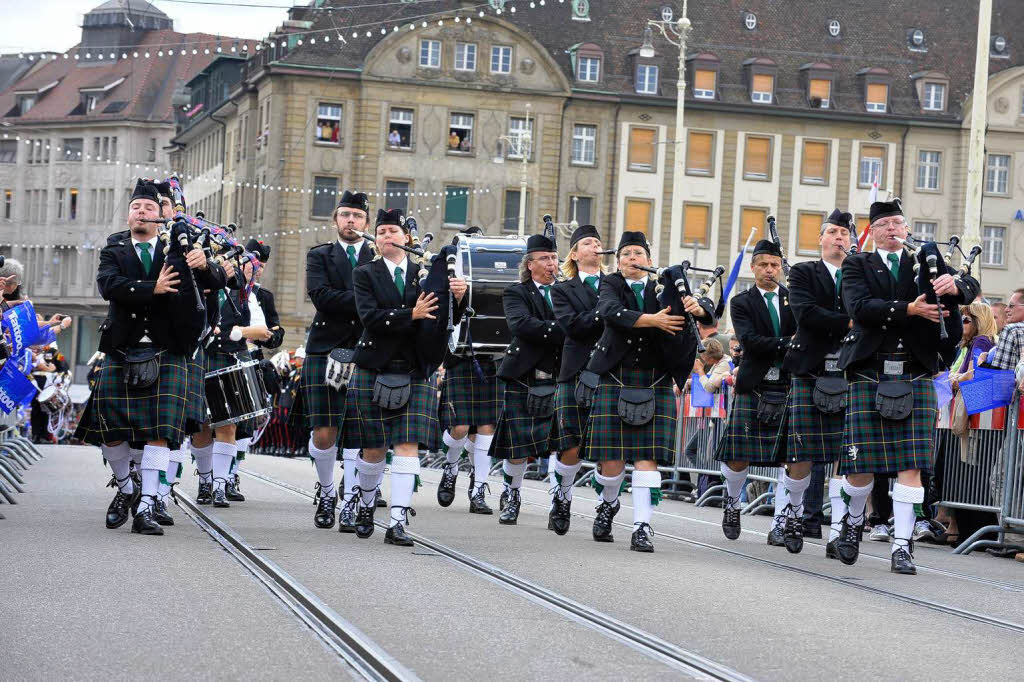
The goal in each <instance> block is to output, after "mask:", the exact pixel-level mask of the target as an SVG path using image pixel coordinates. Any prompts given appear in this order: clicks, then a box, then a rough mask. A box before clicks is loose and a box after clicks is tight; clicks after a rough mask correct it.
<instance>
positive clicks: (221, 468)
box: [213, 440, 236, 490]
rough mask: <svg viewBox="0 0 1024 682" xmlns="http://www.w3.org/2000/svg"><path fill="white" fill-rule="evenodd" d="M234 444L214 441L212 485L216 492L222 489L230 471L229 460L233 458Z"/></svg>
mask: <svg viewBox="0 0 1024 682" xmlns="http://www.w3.org/2000/svg"><path fill="white" fill-rule="evenodd" d="M235 452H236V450H235V444H234V443H225V442H223V441H219V440H216V441H214V442H213V485H214V488H215V489H216V490H221V489H223V488H224V484H225V483H226V482H227V480H228V472H229V471H230V470H231V460H232V459H234V458H235Z"/></svg>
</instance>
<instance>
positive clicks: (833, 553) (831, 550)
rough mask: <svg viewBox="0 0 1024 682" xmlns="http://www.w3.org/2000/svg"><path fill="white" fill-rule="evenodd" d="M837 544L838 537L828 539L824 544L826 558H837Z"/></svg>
mask: <svg viewBox="0 0 1024 682" xmlns="http://www.w3.org/2000/svg"><path fill="white" fill-rule="evenodd" d="M838 544H839V538H836V539H835V540H829V541H828V544H827V545H825V558H826V559H838V558H839V549H838V548H837V547H836V545H838Z"/></svg>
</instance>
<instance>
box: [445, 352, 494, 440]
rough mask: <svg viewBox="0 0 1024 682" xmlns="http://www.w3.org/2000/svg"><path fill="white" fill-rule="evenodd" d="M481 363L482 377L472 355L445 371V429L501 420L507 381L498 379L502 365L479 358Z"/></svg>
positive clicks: (484, 424)
mask: <svg viewBox="0 0 1024 682" xmlns="http://www.w3.org/2000/svg"><path fill="white" fill-rule="evenodd" d="M477 362H478V363H479V365H480V369H481V371H482V372H483V375H484V376H483V379H482V380H481V379H480V377H478V376H477V374H476V372H475V371H474V369H473V361H472V359H469V358H467V359H465V360H462V361H461V362H457V363H455V364H453V365H452V366H451V367H449V368H447V369H446V370H445V374H444V382H443V383H442V384H441V404H440V409H439V410H438V413H439V414H438V417H439V419H440V421H441V428H442V429H451V428H452V427H453V426H487V425H490V424H497V423H498V415H499V414H501V402H502V400H501V398H502V395H501V394H502V388H503V386H502V384H503V382H502V381H501V380H500V379H498V365H497V363H495V362H494V360H491V359H489V358H483V357H479V358H477Z"/></svg>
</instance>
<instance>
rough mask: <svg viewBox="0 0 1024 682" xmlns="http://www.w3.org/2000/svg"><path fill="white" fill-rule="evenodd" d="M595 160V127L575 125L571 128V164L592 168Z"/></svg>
mask: <svg viewBox="0 0 1024 682" xmlns="http://www.w3.org/2000/svg"><path fill="white" fill-rule="evenodd" d="M596 158H597V126H592V125H584V124H579V123H578V124H576V125H574V126H573V127H572V163H574V164H579V165H583V166H593V165H594V161H595V160H596Z"/></svg>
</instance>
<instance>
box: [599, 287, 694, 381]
mask: <svg viewBox="0 0 1024 682" xmlns="http://www.w3.org/2000/svg"><path fill="white" fill-rule="evenodd" d="M656 287H657V284H656V282H655V281H654V280H653V279H648V280H647V284H646V285H645V287H644V309H643V310H640V309H639V307H638V306H637V303H636V296H635V295H634V294H633V291H632V289H630V288H629V285H628V284H627V283H626V278H625V277H623V276H622V275H621V274H619V273H617V272H616V273H614V274H611V275H606V276H604V277H602V278H601V288H600V290H598V302H597V312H598V314H599V315H600V316H601V320H602V321H603V322H604V332H603V333H602V334H601V338H600V339H599V340H598V341H597V344H596V345H595V346H594V351H593V354H592V355H591V358H590V362H588V363H587V369H589V370H590V371H591V372H596V373H597V374H606V373H608V372H610V371H612V370H613V369H615V368H616V367H617V366H618V365H619V364H620V363H622V361H623V359H624V358H626V355H627V353H634V354H635V357H636V359H637V360H638V361H639V362H640V366H641V367H649V368H655V369H657V368H663V369H665V371H667V372H668V373H669V374H671V375H672V378H673V379H675V381H676V384H677V385H679V386H682V385H683V384H684V383H685V382H686V379H687V377H689V376H690V372H691V371H692V370H693V359H694V357H695V355H696V352H697V339H696V337H695V336H694V334H693V332H692V331H689V330H686V329H684V330H683V331H681V332H679V333H676V334H669V333H668V332H664V331H662V330H660V329H636V328H635V327H634V325H635V324H636V322H637V320H639V319H640V315H642V314H644V313H650V314H654V313H657V312H658V311H659V310H661V309H662V308H663V307H664V306H663V305H662V303H661V301H659V300H658V295H657V292H656Z"/></svg>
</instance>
